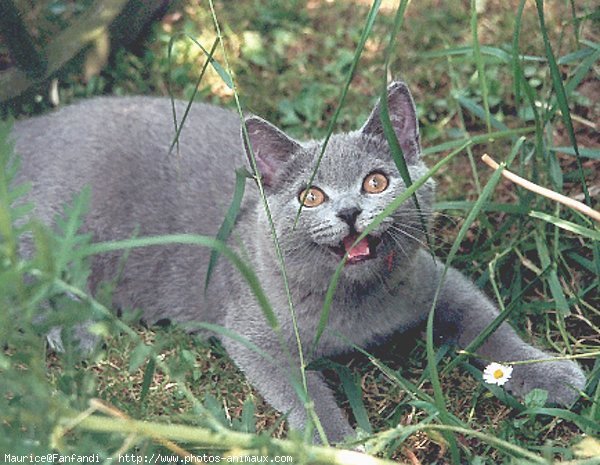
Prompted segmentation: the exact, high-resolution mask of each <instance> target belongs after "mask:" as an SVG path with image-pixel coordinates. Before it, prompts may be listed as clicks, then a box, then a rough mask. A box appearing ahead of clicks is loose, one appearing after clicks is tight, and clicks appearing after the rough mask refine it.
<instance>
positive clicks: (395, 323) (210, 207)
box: [14, 82, 585, 442]
mask: <svg viewBox="0 0 600 465" xmlns="http://www.w3.org/2000/svg"><path fill="white" fill-rule="evenodd" d="M388 102H389V109H390V116H391V121H392V124H393V128H394V130H395V133H396V136H397V138H398V141H399V143H400V145H401V147H402V150H403V152H404V155H405V158H406V161H407V163H408V167H409V171H410V175H411V178H412V179H413V180H416V179H418V178H419V177H421V176H422V175H423V174H424V173H425V172H426V171H427V170H426V167H425V165H424V163H423V162H422V160H421V157H420V142H419V132H418V123H417V118H416V115H415V107H414V103H413V100H412V97H411V95H410V92H409V90H408V88H407V87H406V85H405V84H404V83H401V82H395V83H393V84H391V85H390V87H389V89H388ZM170 105H171V104H170V101H169V100H168V99H163V98H148V97H116V98H111V97H108V98H96V99H93V100H88V101H84V102H81V103H79V104H76V105H73V106H69V107H66V108H64V109H62V110H60V111H58V112H55V113H53V114H50V115H47V116H42V117H38V118H33V119H30V120H27V121H21V122H18V123H17V124H16V125H15V128H14V137H15V139H16V147H17V152H18V153H20V154H21V156H22V172H21V176H20V180H21V181H22V180H29V181H32V182H33V189H32V192H31V200H33V201H34V202H35V205H36V214H37V216H38V217H41V218H42V219H43V220H44V221H46V222H48V223H51V222H52V221H53V218H54V217H55V215H56V214H57V213H58V212H59V211H60V209H61V207H62V205H63V204H64V203H65V202H67V201H69V200H70V199H71V198H72V196H73V195H74V194H75V193H77V192H78V191H80V190H81V189H82V188H83V187H84V186H87V185H90V186H91V187H92V201H91V207H90V214H89V215H88V216H87V219H86V223H85V229H86V230H88V231H91V232H92V233H93V234H94V238H95V240H97V241H106V240H114V239H125V238H129V237H131V236H133V235H136V236H138V237H142V236H148V235H159V234H170V233H194V234H204V235H209V236H214V235H215V234H216V232H217V230H218V228H219V226H220V224H221V222H222V221H223V218H224V214H225V211H226V209H227V206H228V204H229V202H230V200H231V197H232V195H233V186H234V169H235V168H237V167H239V166H241V165H243V164H244V163H246V161H245V158H246V157H244V152H246V155H248V151H249V149H248V147H247V146H246V144H245V143H242V139H240V121H239V118H238V116H237V115H236V114H235V113H232V112H229V111H226V110H223V109H220V108H216V107H213V106H209V105H203V104H195V105H194V106H193V108H192V111H191V113H190V116H189V119H188V120H187V123H186V125H185V127H184V129H183V131H182V134H181V137H180V156H177V155H175V154H169V146H170V144H171V141H172V140H173V136H174V129H173V123H172V116H171V107H170ZM183 108H184V103H182V102H177V109H178V112H179V114H180V115H181V114H182V113H183ZM246 125H247V129H248V134H249V141H250V144H251V146H252V148H253V152H254V155H255V157H256V165H257V168H258V171H259V173H260V176H261V178H262V183H263V185H264V191H265V193H266V197H267V199H268V204H269V207H270V211H271V213H272V216H273V221H274V224H275V229H276V232H277V237H278V238H279V243H280V246H281V251H282V253H283V256H284V258H285V266H286V270H287V278H288V281H289V289H290V293H291V300H292V302H293V303H294V308H295V318H296V321H297V325H298V333H299V337H300V340H301V342H302V348H303V351H304V355H305V356H306V355H307V353H308V352H309V349H310V347H311V344H312V342H313V340H314V337H315V332H316V330H317V327H318V321H319V317H320V314H321V308H322V306H323V300H324V296H325V292H326V290H327V287H328V284H329V281H330V279H331V276H332V274H333V272H334V270H335V268H336V266H337V265H338V263H339V262H340V260H341V258H342V256H343V255H344V254H347V255H348V262H347V264H346V265H345V266H344V268H343V272H342V274H341V277H340V280H339V284H338V287H337V290H336V293H335V297H334V299H333V304H332V306H331V313H330V315H329V321H328V325H327V330H326V331H325V332H324V334H323V335H322V337H321V339H320V342H319V345H318V347H317V348H316V350H315V352H314V356H315V357H320V356H330V355H334V354H338V353H341V352H344V351H347V350H349V349H350V347H351V344H356V345H358V346H362V347H369V346H372V345H373V344H375V343H379V342H382V341H384V340H386V339H389V338H391V337H392V336H393V335H394V334H396V333H398V332H401V331H404V330H406V329H408V328H411V327H414V326H415V325H417V324H419V323H421V322H422V321H424V319H425V318H426V317H427V315H428V312H429V310H430V306H431V303H432V298H433V295H434V291H435V289H436V287H437V286H438V281H439V278H440V275H441V271H442V269H443V265H442V264H441V263H440V262H438V261H436V260H435V259H434V258H432V256H431V255H430V254H429V253H428V252H426V251H424V250H423V249H422V248H421V247H420V246H419V244H420V243H422V242H423V239H424V236H425V234H424V232H423V230H422V224H423V223H422V221H421V219H420V218H419V213H418V210H417V209H416V208H415V204H414V203H413V200H412V199H411V200H409V201H407V202H405V203H404V204H403V206H401V207H400V208H398V209H397V211H396V212H395V214H394V215H393V216H391V217H389V218H387V219H386V220H385V221H384V222H383V223H382V224H380V225H379V226H378V227H377V228H375V230H373V231H372V232H371V233H370V234H369V235H368V236H367V237H366V238H365V239H363V240H361V241H360V242H358V243H357V244H355V242H356V238H357V237H358V234H359V233H360V232H362V231H363V230H364V229H365V228H366V227H367V225H368V224H369V223H370V222H371V221H372V220H373V218H374V217H375V216H376V215H377V214H379V213H380V212H381V211H382V210H383V209H384V208H385V207H386V206H387V205H388V204H389V203H390V202H392V200H393V199H394V198H396V197H397V196H398V195H400V194H401V193H402V192H403V191H404V190H405V185H404V183H403V181H402V178H401V176H400V175H399V173H398V170H397V168H396V166H395V164H394V162H393V161H392V158H391V155H390V150H389V147H388V143H387V141H386V139H385V137H384V135H383V130H382V124H381V121H380V118H379V106H376V108H375V109H374V110H373V112H372V114H371V116H370V117H369V119H368V121H367V122H366V123H365V125H364V126H363V127H362V128H361V129H359V130H358V131H354V132H350V133H347V134H337V135H334V136H332V138H331V139H330V141H329V144H328V145H327V149H326V151H325V156H324V158H323V161H322V164H321V166H320V169H319V171H318V173H317V174H316V177H315V179H314V182H313V185H312V186H310V187H309V186H307V185H306V182H307V180H308V179H309V178H310V174H311V171H312V170H313V168H314V166H315V161H316V159H317V157H318V155H319V152H320V148H321V144H322V142H321V141H309V142H304V143H301V142H297V141H295V140H293V139H291V138H289V137H288V136H286V135H285V134H284V133H283V132H282V131H280V130H279V129H277V128H276V127H274V126H272V125H271V124H269V123H268V122H266V121H264V120H262V119H260V118H258V117H255V116H250V117H249V118H247V119H246ZM433 195H434V184H433V181H431V180H429V181H427V183H426V184H425V185H424V186H423V187H421V188H420V189H419V190H418V192H417V198H418V202H419V204H420V209H421V211H422V213H423V215H424V216H425V218H424V222H425V223H428V222H429V219H430V216H431V210H432V201H433ZM300 202H303V203H304V207H303V211H302V214H301V215H300V217H299V219H298V223H297V225H296V226H295V227H294V219H295V217H296V213H297V211H298V207H299V205H300ZM229 242H230V245H231V246H232V247H234V248H237V249H238V251H239V252H240V254H241V255H242V256H244V257H246V258H247V259H249V261H250V263H251V266H252V267H253V269H254V270H255V272H256V273H257V275H258V276H259V278H260V281H261V283H262V286H263V288H264V289H265V292H266V294H267V296H268V298H269V300H270V302H271V304H272V306H273V308H274V311H275V313H276V316H277V319H278V321H279V326H280V336H277V335H275V334H274V332H273V330H272V329H271V328H270V326H269V325H268V324H267V321H266V319H265V317H264V314H263V312H262V311H261V310H260V308H259V305H258V304H257V301H256V298H255V297H254V295H253V294H252V293H251V292H250V290H249V287H248V286H247V283H246V282H245V281H244V279H242V277H241V276H240V274H239V273H238V272H237V271H236V270H235V269H233V267H232V266H231V265H230V264H229V262H228V261H227V260H226V259H225V258H223V257H221V258H220V260H219V262H218V266H217V268H216V270H215V272H214V274H213V277H212V281H211V283H210V286H209V288H208V291H207V293H206V295H205V293H204V276H205V272H206V269H207V264H208V259H209V254H210V250H209V249H204V248H200V247H192V246H185V245H170V246H161V247H147V248H140V249H135V250H132V251H131V253H130V255H129V258H128V260H127V262H126V265H125V268H124V272H123V274H122V278H121V280H120V283H119V286H118V288H117V290H116V292H115V296H114V300H115V305H116V306H118V307H122V308H134V307H135V308H141V309H143V311H144V318H145V319H146V320H147V321H149V322H154V321H157V320H159V319H163V318H169V319H171V320H175V321H178V322H192V321H202V322H208V323H214V324H219V325H223V326H225V327H226V328H228V329H229V330H230V331H233V332H236V333H239V334H240V335H242V336H243V337H244V338H246V339H247V340H248V341H250V342H251V343H253V344H255V345H256V346H258V347H259V348H260V349H262V350H263V351H265V352H266V353H267V354H268V355H269V356H270V357H271V359H270V360H268V359H265V358H264V357H263V356H262V355H260V354H258V353H257V352H256V351H255V350H252V349H250V348H248V345H247V344H246V345H245V344H242V343H240V342H238V341H234V340H232V339H230V338H223V344H224V345H225V347H226V349H227V351H228V353H229V354H230V355H231V357H232V358H233V360H234V361H235V362H236V364H237V365H238V366H239V367H240V368H241V369H242V370H243V372H244V373H245V375H246V376H247V378H248V379H249V380H250V381H251V383H252V384H253V385H254V386H255V387H256V388H257V389H258V391H259V392H260V393H261V394H262V395H263V396H264V398H265V399H266V400H267V401H268V402H269V403H270V404H271V405H272V406H273V407H274V408H275V409H277V410H279V411H281V412H285V413H289V422H290V425H291V426H292V427H293V428H297V429H300V428H303V427H304V426H305V425H306V423H307V421H308V417H307V413H306V410H305V407H304V402H303V401H301V400H300V396H299V395H298V393H297V388H296V387H294V386H295V385H296V386H298V385H299V381H298V380H299V379H300V374H299V368H298V367H299V366H300V361H299V356H298V346H297V343H296V338H295V334H294V329H293V324H292V317H291V313H290V310H289V305H288V296H287V295H286V291H285V287H284V281H283V278H282V273H281V269H280V266H279V264H278V263H279V262H278V260H277V255H276V252H275V247H274V245H273V239H272V237H271V231H270V228H269V225H268V221H267V217H266V213H265V208H264V206H263V203H262V201H261V200H260V197H259V195H258V189H256V188H250V189H248V190H247V193H246V195H245V198H244V201H243V204H242V209H241V212H240V215H239V218H238V220H237V223H236V226H235V228H234V231H233V234H232V236H231V239H230V241H229ZM353 245H354V246H353ZM119 258H120V254H117V253H114V254H105V255H102V256H98V257H95V259H94V261H93V275H92V278H91V280H90V288H91V290H92V291H94V289H96V286H97V285H98V283H99V282H100V281H102V280H106V279H110V278H112V277H114V275H115V273H116V272H117V269H118V266H119ZM497 314H498V312H497V310H496V308H495V306H494V305H493V304H492V302H491V301H490V300H489V299H488V298H486V297H485V296H484V294H482V292H481V291H479V289H477V288H476V287H475V286H474V285H473V284H472V283H471V282H470V281H469V280H468V279H466V278H465V277H463V276H462V275H461V274H460V273H459V272H458V271H456V270H454V269H450V270H449V272H448V274H447V276H446V278H445V281H444V283H443V285H442V291H441V294H440V298H439V301H438V303H437V308H436V315H437V318H436V331H437V332H438V333H439V334H441V335H443V336H444V337H446V338H449V339H450V340H453V341H455V342H456V343H457V345H458V346H459V347H465V346H466V345H467V344H468V343H469V342H471V341H472V340H473V339H474V338H475V337H476V336H477V335H478V334H479V333H480V332H481V331H482V330H483V329H484V328H485V327H486V326H487V325H488V324H489V323H490V322H491V321H492V320H493V319H494V318H495V317H496V316H497ZM83 342H84V343H85V341H83ZM282 344H283V345H284V347H282ZM478 352H479V354H481V355H482V356H483V357H486V358H488V359H492V360H497V361H514V360H524V359H543V358H551V356H550V355H548V354H546V353H544V352H542V351H540V350H538V349H536V348H534V347H532V346H530V345H529V344H527V343H525V342H524V341H522V340H521V339H520V338H519V336H517V334H516V333H515V331H514V330H513V329H512V328H511V327H510V326H508V325H507V324H503V325H502V326H500V328H499V329H498V330H497V331H496V332H495V333H494V334H492V336H491V337H489V338H488V339H487V341H486V342H485V343H484V344H483V345H482V346H481V348H480V349H479V350H478ZM290 357H291V358H290ZM306 362H307V361H306ZM292 379H295V380H296V383H293V382H292V381H290V380H292ZM306 381H307V387H308V393H309V396H310V399H312V400H313V401H314V408H315V411H316V413H317V415H318V417H319V419H320V422H321V423H322V426H323V428H324V431H325V433H326V434H327V437H328V439H329V440H330V441H332V442H340V441H342V440H344V439H345V438H347V437H350V436H352V435H353V434H354V431H353V429H352V428H351V426H350V424H349V422H348V420H347V419H346V417H345V416H344V414H343V413H342V411H341V410H340V409H339V408H338V406H337V405H336V402H335V400H334V397H333V394H332V392H331V390H330V389H329V388H328V387H327V386H326V384H325V381H324V380H323V378H322V375H321V374H320V373H318V372H314V371H308V372H307V379H306ZM584 385H585V377H584V374H583V372H582V371H581V369H580V368H579V367H578V365H577V364H576V363H574V362H571V361H551V362H547V363H533V364H526V365H516V366H515V368H514V372H513V376H512V379H511V380H510V381H509V383H508V384H507V387H508V389H509V390H510V391H512V392H513V393H515V394H516V395H519V396H523V395H524V394H526V393H527V392H529V391H530V390H531V389H533V388H542V389H546V390H547V391H548V392H549V397H548V399H549V401H550V402H553V403H559V404H569V403H571V402H573V401H574V400H575V399H576V398H577V396H578V392H577V391H578V390H581V389H582V388H583V387H584Z"/></svg>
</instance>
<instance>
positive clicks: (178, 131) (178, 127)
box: [168, 34, 219, 153]
mask: <svg viewBox="0 0 600 465" xmlns="http://www.w3.org/2000/svg"><path fill="white" fill-rule="evenodd" d="M184 36H185V37H188V38H189V39H191V40H192V41H194V43H196V44H197V45H198V46H199V47H200V49H201V50H202V51H203V52H204V54H205V55H206V61H205V62H204V65H203V66H202V70H201V71H200V75H199V76H198V79H197V80H196V85H195V86H194V92H193V93H192V96H191V97H190V99H189V102H188V104H187V106H186V107H185V111H184V113H183V117H182V118H181V124H178V123H177V111H176V110H175V100H174V98H173V94H172V92H171V84H170V79H169V81H168V82H169V86H168V89H169V96H170V97H171V112H172V114H173V123H174V125H175V137H174V138H173V142H171V146H170V147H169V153H171V151H172V150H173V147H175V145H177V147H178V150H179V136H180V134H181V130H182V129H183V125H184V124H185V121H186V119H187V117H188V114H189V112H190V109H191V108H192V103H193V102H194V98H196V94H197V93H198V89H199V88H200V83H201V82H202V79H203V78H204V73H205V72H206V70H207V68H208V65H209V64H212V66H213V68H215V66H216V65H217V64H218V63H217V62H216V61H215V60H213V55H214V53H215V50H216V49H217V45H218V44H219V41H218V40H217V39H215V41H214V42H213V45H212V47H211V48H210V52H207V51H206V50H205V48H204V47H202V45H200V43H199V42H198V41H196V40H195V39H194V38H192V37H190V36H189V35H188V34H184ZM174 37H177V36H173V37H171V40H170V41H169V54H168V58H169V69H170V67H171V48H172V47H173V40H174Z"/></svg>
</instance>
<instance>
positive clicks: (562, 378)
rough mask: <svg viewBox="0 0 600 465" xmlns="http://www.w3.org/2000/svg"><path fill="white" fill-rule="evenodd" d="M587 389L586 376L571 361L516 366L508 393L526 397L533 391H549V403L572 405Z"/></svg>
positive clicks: (508, 386)
mask: <svg viewBox="0 0 600 465" xmlns="http://www.w3.org/2000/svg"><path fill="white" fill-rule="evenodd" d="M584 387H585V375H584V373H583V371H582V370H581V368H579V365H577V364H576V363H575V362H572V361H569V360H557V361H554V362H540V363H531V364H524V365H515V366H514V370H513V373H512V378H511V379H510V381H509V382H508V383H506V388H507V390H508V391H510V392H512V393H513V394H515V395H516V396H518V397H524V396H525V395H526V394H527V393H529V392H530V391H531V390H533V389H536V388H537V389H544V390H546V391H548V402H549V403H552V404H560V405H565V406H567V405H570V404H572V403H573V402H575V400H577V397H578V396H579V391H581V390H582V389H583V388H584Z"/></svg>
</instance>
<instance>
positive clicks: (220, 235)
mask: <svg viewBox="0 0 600 465" xmlns="http://www.w3.org/2000/svg"><path fill="white" fill-rule="evenodd" d="M248 178H252V175H251V174H250V173H248V171H247V170H246V169H245V168H238V169H237V170H236V171H235V189H234V192H233V198H232V199H231V204H230V205H229V208H228V209H227V214H226V215H225V219H224V220H223V223H221V226H220V228H219V231H217V235H216V239H217V240H218V241H220V242H223V243H226V242H227V240H228V239H229V236H230V235H231V232H232V231H233V227H234V226H235V221H236V219H237V216H238V214H239V212H240V208H241V206H242V199H243V197H244V191H245V188H246V179H248ZM218 258H219V252H218V251H217V250H216V249H212V251H211V253H210V259H209V261H208V267H207V269H206V279H205V280H204V292H205V293H206V290H207V289H208V284H209V282H210V277H211V276H212V272H213V270H214V267H215V266H216V264H217V259H218Z"/></svg>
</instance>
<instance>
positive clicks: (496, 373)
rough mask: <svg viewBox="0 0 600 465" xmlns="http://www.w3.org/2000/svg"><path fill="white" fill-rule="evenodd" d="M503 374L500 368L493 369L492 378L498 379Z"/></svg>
mask: <svg viewBox="0 0 600 465" xmlns="http://www.w3.org/2000/svg"><path fill="white" fill-rule="evenodd" d="M503 376H504V372H503V371H502V370H500V369H498V370H496V371H494V379H500V378H502V377H503Z"/></svg>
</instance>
